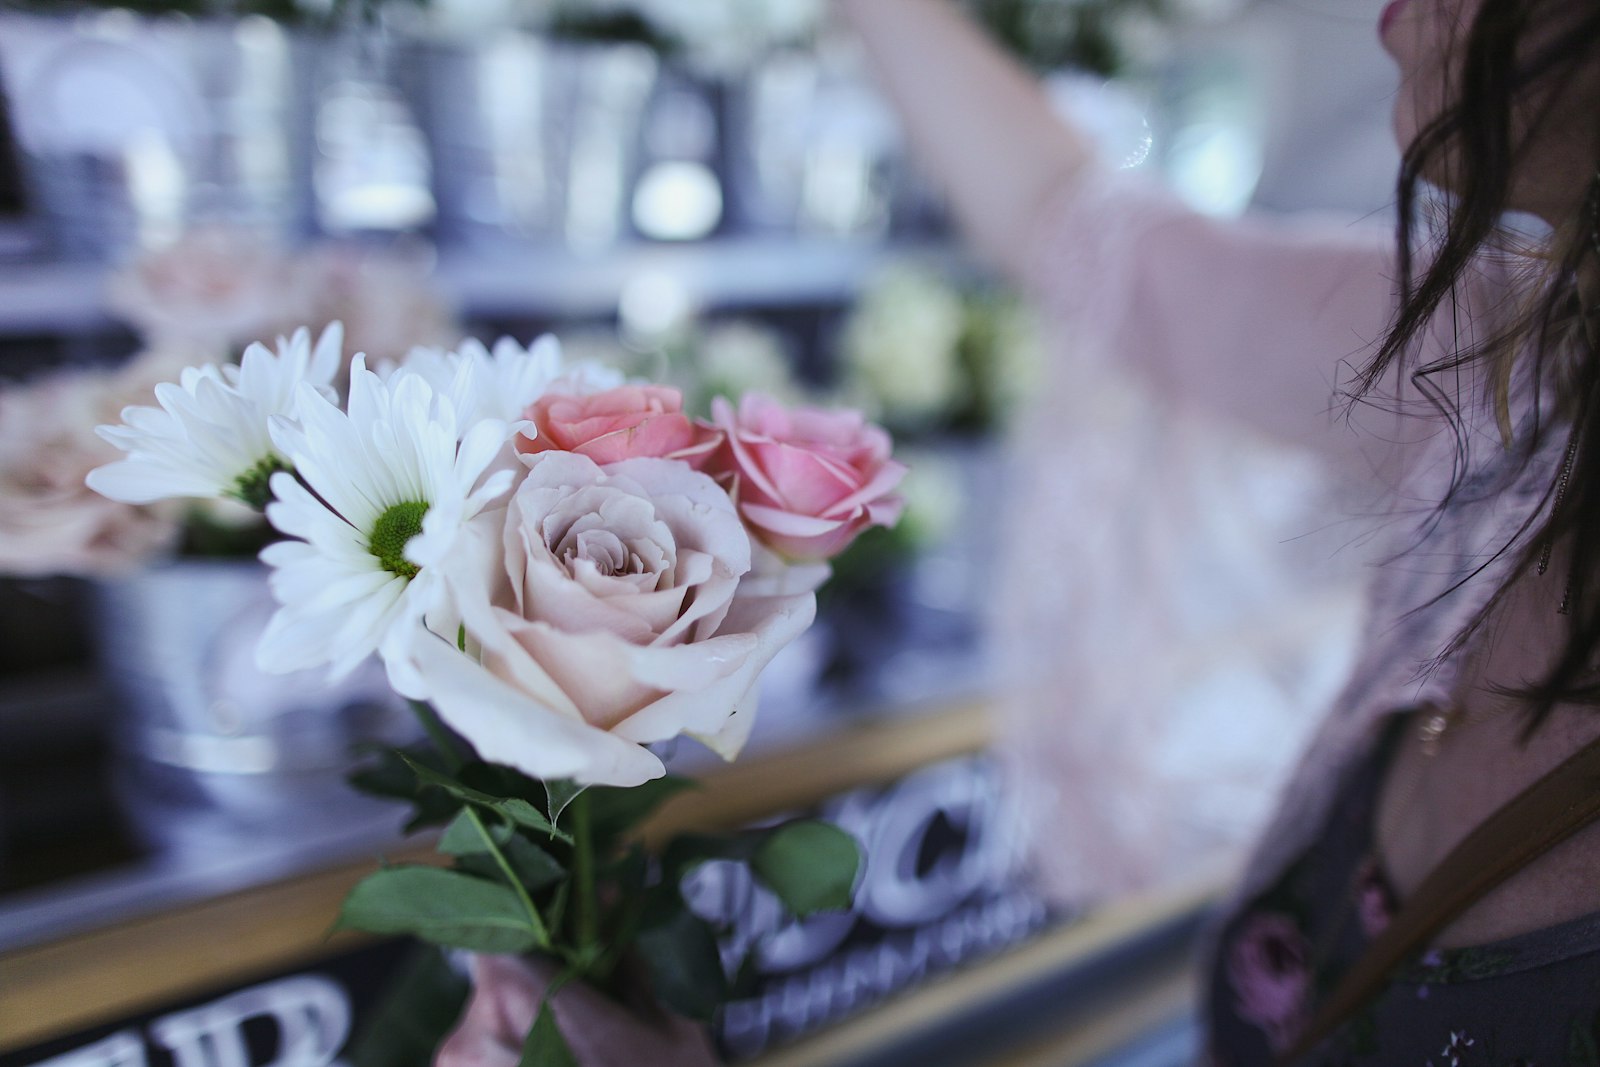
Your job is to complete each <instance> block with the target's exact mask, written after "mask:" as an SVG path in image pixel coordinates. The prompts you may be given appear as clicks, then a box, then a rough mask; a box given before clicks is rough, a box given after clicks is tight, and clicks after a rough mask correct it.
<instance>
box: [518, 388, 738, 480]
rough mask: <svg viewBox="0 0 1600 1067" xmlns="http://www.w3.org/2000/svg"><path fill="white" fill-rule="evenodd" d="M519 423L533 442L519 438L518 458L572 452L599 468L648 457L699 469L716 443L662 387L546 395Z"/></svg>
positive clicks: (680, 401) (673, 391)
mask: <svg viewBox="0 0 1600 1067" xmlns="http://www.w3.org/2000/svg"><path fill="white" fill-rule="evenodd" d="M523 418H524V419H526V420H527V421H528V422H531V423H533V425H534V428H535V431H536V436H533V437H529V436H527V434H526V433H523V434H519V435H518V436H517V438H516V447H517V451H518V452H521V453H524V454H525V455H532V454H535V453H539V452H576V453H578V454H579V455H583V456H588V457H589V458H590V459H592V460H594V461H595V462H596V463H598V464H600V465H601V466H605V465H607V464H610V463H620V462H621V461H622V460H625V459H638V458H640V457H645V456H648V457H652V458H659V459H681V460H684V461H686V462H687V463H688V464H689V465H690V466H693V467H699V466H701V465H702V464H704V463H705V460H706V457H707V456H709V455H710V454H711V452H712V450H713V449H715V448H716V447H717V444H718V443H719V442H720V441H721V438H722V435H721V434H719V433H716V432H715V431H712V430H709V429H707V428H706V427H703V426H697V425H695V424H694V423H693V422H691V421H690V419H689V417H688V416H687V415H685V414H684V413H683V394H682V393H680V392H678V390H676V389H673V388H671V387H669V386H664V385H622V386H618V387H617V388H615V389H607V390H606V391H605V392H603V393H593V394H590V395H588V396H578V395H573V394H569V393H546V394H545V395H544V396H542V397H540V398H539V399H538V400H535V401H534V402H533V404H532V406H530V407H529V408H528V411H527V413H526V414H525V415H524V416H523Z"/></svg>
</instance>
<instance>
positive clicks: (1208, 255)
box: [1023, 168, 1394, 451]
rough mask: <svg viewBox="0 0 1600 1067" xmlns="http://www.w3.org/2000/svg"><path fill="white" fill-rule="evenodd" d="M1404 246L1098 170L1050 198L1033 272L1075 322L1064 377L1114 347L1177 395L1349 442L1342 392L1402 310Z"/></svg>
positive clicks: (1151, 381)
mask: <svg viewBox="0 0 1600 1067" xmlns="http://www.w3.org/2000/svg"><path fill="white" fill-rule="evenodd" d="M1392 245H1393V238H1392V236H1391V235H1389V234H1388V233H1387V232H1385V231H1384V229H1383V228H1381V227H1377V226H1360V227H1356V226H1350V225H1345V224H1338V223H1334V222H1332V221H1330V220H1326V219H1310V218H1306V219H1297V220H1294V221H1287V220H1277V219H1273V220H1262V219H1252V218H1246V219H1235V220H1219V219H1212V218H1208V217H1206V216H1202V215H1198V214H1196V213H1195V212H1193V211H1191V210H1189V209H1188V208H1186V207H1185V206H1183V205H1182V204H1181V203H1180V202H1178V201H1177V200H1176V199H1175V198H1174V197H1173V196H1172V195H1171V194H1168V193H1166V192H1165V191H1163V190H1161V189H1159V188H1157V187H1155V186H1154V185H1153V184H1152V183H1150V182H1149V181H1148V180H1144V179H1141V178H1139V177H1137V176H1135V175H1132V174H1129V173H1127V172H1111V171H1105V170H1102V169H1099V168H1095V169H1092V170H1090V171H1088V172H1086V173H1085V174H1083V175H1081V176H1079V177H1076V178H1074V179H1073V180H1072V181H1071V182H1070V183H1068V184H1067V185H1065V186H1064V187H1063V188H1062V189H1061V190H1060V191H1059V192H1058V193H1057V194H1056V195H1055V196H1054V197H1052V198H1051V199H1050V200H1049V201H1047V204H1046V210H1045V212H1044V213H1043V216H1042V218H1041V220H1040V225H1039V227H1038V229H1037V230H1036V232H1035V235H1034V238H1033V247H1032V249H1031V250H1030V252H1029V254H1028V255H1027V256H1026V257H1025V262H1026V264H1027V266H1026V267H1025V268H1024V274H1025V276H1024V278H1023V282H1024V284H1025V285H1026V287H1027V288H1028V289H1029V290H1030V291H1031V293H1032V295H1033V296H1034V298H1035V300H1036V302H1037V303H1038V304H1039V306H1040V307H1041V308H1042V309H1044V310H1045V312H1046V314H1047V316H1048V318H1049V319H1050V320H1051V321H1052V323H1053V325H1054V327H1055V328H1056V329H1057V331H1058V332H1059V334H1060V338H1059V343H1058V348H1060V349H1061V350H1062V356H1061V358H1060V359H1058V367H1057V373H1056V374H1055V382H1054V385H1055V388H1056V389H1062V388H1067V389H1070V388H1072V377H1073V376H1072V374H1071V370H1072V365H1073V363H1074V361H1075V360H1081V359H1107V360H1111V361H1113V362H1115V363H1117V364H1119V365H1122V366H1124V367H1126V368H1127V369H1129V370H1131V371H1133V372H1135V373H1136V374H1138V375H1139V376H1140V377H1141V378H1142V379H1144V381H1145V384H1146V385H1147V386H1148V387H1150V388H1151V389H1153V390H1154V391H1155V392H1156V393H1157V394H1158V395H1160V396H1162V397H1164V398H1166V399H1169V400H1170V399H1178V400H1181V401H1182V402H1183V403H1184V404H1185V405H1190V404H1193V405H1197V406H1199V407H1201V408H1207V409H1210V410H1212V411H1215V412H1218V413H1221V414H1224V415H1228V416H1233V417H1235V418H1237V419H1239V420H1241V421H1243V422H1245V423H1247V424H1249V425H1252V426H1254V427H1256V428H1258V429H1261V430H1265V431H1267V432H1268V433H1271V434H1273V435H1274V436H1277V437H1280V438H1283V439H1286V440H1289V441H1293V442H1297V443H1301V444H1306V445H1310V446H1312V447H1315V448H1317V449H1318V450H1320V451H1327V450H1329V449H1332V450H1338V449H1340V448H1341V447H1344V446H1345V444H1346V443H1343V442H1340V441H1339V440H1337V439H1336V435H1335V434H1333V433H1331V432H1330V430H1331V428H1332V426H1333V425H1334V423H1335V422H1336V421H1337V420H1335V419H1333V418H1331V417H1330V416H1331V415H1332V414H1333V413H1334V412H1336V411H1337V410H1338V405H1337V403H1336V396H1335V393H1336V390H1337V388H1338V386H1339V384H1340V383H1341V382H1342V381H1343V380H1345V379H1346V378H1347V375H1346V374H1344V373H1342V370H1343V368H1346V367H1348V366H1349V365H1351V364H1356V365H1359V363H1360V362H1361V361H1362V358H1363V357H1364V355H1365V354H1366V351H1367V349H1368V348H1369V346H1370V345H1371V344H1372V342H1374V341H1375V340H1377V339H1378V338H1379V337H1381V336H1382V333H1383V330H1384V327H1385V325H1386V323H1387V321H1388V317H1389V315H1390V312H1391V308H1392V300H1393V280H1392V279H1393V274H1394V270H1393V253H1392ZM1063 372H1064V373H1063Z"/></svg>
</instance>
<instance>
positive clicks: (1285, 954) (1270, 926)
mask: <svg viewBox="0 0 1600 1067" xmlns="http://www.w3.org/2000/svg"><path fill="white" fill-rule="evenodd" d="M1228 981H1229V983H1230V984H1231V985H1232V986H1233V989H1234V993H1235V994H1236V995H1237V999H1236V1001H1235V1007H1236V1009H1237V1010H1238V1012H1239V1018H1241V1019H1243V1020H1244V1021H1245V1022H1247V1023H1251V1024H1253V1025H1255V1026H1256V1027H1258V1028H1259V1029H1260V1030H1261V1031H1262V1033H1264V1034H1266V1037H1267V1044H1269V1045H1270V1046H1271V1047H1272V1050H1273V1051H1274V1052H1282V1051H1283V1050H1284V1049H1286V1048H1288V1047H1289V1046H1290V1044H1291V1043H1293V1041H1294V1039H1295V1038H1296V1037H1297V1036H1298V1035H1299V1033H1300V1031H1301V1030H1302V1029H1303V1028H1304V1027H1305V1024H1306V1010H1307V995H1308V994H1309V992H1310V989H1311V946H1310V945H1308V944H1307V943H1306V939H1305V936H1304V935H1303V934H1301V933H1300V929H1299V927H1297V926H1295V924H1294V921H1293V920H1291V919H1290V918H1289V917H1288V916H1286V915H1278V914H1274V913H1270V912H1256V913H1253V914H1251V915H1250V916H1249V917H1248V918H1246V919H1245V921H1244V925H1243V926H1242V927H1241V928H1240V930H1239V933H1238V935H1237V936H1236V937H1235V939H1234V942H1233V945H1232V947H1231V948H1230V949H1229V951H1228Z"/></svg>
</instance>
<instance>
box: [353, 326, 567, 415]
mask: <svg viewBox="0 0 1600 1067" xmlns="http://www.w3.org/2000/svg"><path fill="white" fill-rule="evenodd" d="M401 369H403V370H406V371H409V372H411V373H413V374H417V375H420V376H421V377H422V378H424V379H426V381H427V382H428V384H429V385H431V386H433V389H434V391H435V392H437V393H442V394H444V395H445V396H448V397H449V398H450V400H451V402H452V403H453V404H454V405H455V408H456V415H457V417H458V418H459V419H460V420H461V426H462V428H466V427H470V426H471V425H472V424H473V423H475V422H477V421H478V420H479V419H500V420H502V421H504V422H508V423H509V422H515V421H516V420H518V419H520V418H521V417H522V413H523V412H524V411H526V410H527V409H528V405H530V404H532V403H533V402H534V401H535V400H537V399H539V397H541V396H543V395H544V393H545V390H547V389H548V388H549V387H550V384H551V383H552V382H554V381H555V380H556V379H557V378H559V377H561V374H562V364H561V345H560V343H559V342H557V340H556V339H555V338H554V337H553V336H551V335H549V334H546V335H544V336H543V337H540V338H539V339H538V340H536V341H534V342H533V344H531V345H529V346H528V347H527V348H524V347H522V346H521V345H519V344H518V343H517V342H515V341H513V340H512V339H511V338H509V337H502V338H500V340H498V341H496V342H495V343H494V348H493V349H489V348H485V347H484V344H483V342H482V341H479V340H477V339H476V338H470V337H469V338H468V339H467V340H465V341H463V342H461V344H460V346H459V347H457V348H456V349H455V350H454V351H446V350H444V349H440V348H429V347H424V346H418V347H416V348H413V349H412V350H411V351H410V352H409V353H407V354H406V358H405V360H404V362H403V363H401V364H400V365H399V366H398V367H396V366H394V365H392V364H390V365H386V366H384V367H380V368H379V373H380V374H382V375H383V376H384V377H385V378H387V377H390V376H391V375H393V374H394V373H395V372H396V371H397V370H401Z"/></svg>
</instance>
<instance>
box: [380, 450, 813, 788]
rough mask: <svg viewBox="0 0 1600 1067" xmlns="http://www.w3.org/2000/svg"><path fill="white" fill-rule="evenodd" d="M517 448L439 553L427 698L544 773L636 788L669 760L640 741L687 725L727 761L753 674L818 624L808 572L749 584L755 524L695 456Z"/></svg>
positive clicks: (416, 662) (426, 640)
mask: <svg viewBox="0 0 1600 1067" xmlns="http://www.w3.org/2000/svg"><path fill="white" fill-rule="evenodd" d="M523 462H524V463H525V464H526V465H527V467H528V473H527V477H526V478H525V479H524V480H523V482H522V484H521V485H519V486H518V487H517V489H516V491H515V493H514V494H513V495H512V497H511V499H510V501H509V502H508V505H507V506H506V507H505V508H501V509H495V510H492V511H486V512H484V513H483V514H481V515H480V516H479V517H478V518H476V519H474V520H472V522H471V523H469V525H468V527H467V529H466V530H465V531H464V533H463V537H464V539H465V543H464V545H463V547H462V548H461V550H460V551H458V552H454V553H453V554H452V556H451V558H450V559H448V560H447V561H446V562H444V563H443V564H441V567H442V568H443V573H444V576H445V588H446V590H447V593H446V597H445V603H444V604H443V605H442V606H441V607H440V608H439V609H438V610H437V611H436V612H435V613H433V614H430V625H431V632H430V631H427V630H424V631H420V632H418V633H416V634H415V635H414V636H413V639H412V641H411V643H410V646H409V647H408V648H407V650H406V652H405V655H406V656H407V660H408V662H409V664H410V665H411V666H412V667H413V668H414V669H415V672H416V674H417V676H418V677H419V678H420V679H421V683H422V684H421V688H422V689H423V690H424V691H425V693H424V695H425V697H426V698H427V699H429V700H431V701H432V702H433V704H434V707H435V708H436V709H437V710H438V712H439V714H440V716H441V717H442V718H443V719H444V720H445V721H446V722H447V723H449V724H450V726H451V727H453V728H454V729H455V730H457V731H458V732H459V733H461V734H462V735H463V736H464V737H466V739H467V740H468V741H470V742H472V744H473V746H474V747H476V748H477V750H478V752H479V753H480V754H481V755H482V756H483V758H484V759H487V760H493V761H495V762H497V763H506V764H509V765H511V766H513V767H516V768H518V769H519V770H522V771H524V772H526V773H528V774H531V775H533V776H535V777H538V778H545V779H550V778H573V779H576V780H577V781H579V782H582V783H585V784H601V785H618V786H632V785H638V784H639V783H641V782H644V781H647V780H649V779H651V778H656V777H659V776H660V775H661V774H662V773H664V768H663V766H662V763H661V761H660V759H658V758H657V757H656V756H655V754H654V753H652V752H651V751H650V750H649V749H647V748H645V747H644V746H645V745H648V744H651V743H653V742H656V741H664V740H666V739H668V738H671V737H676V736H678V735H679V734H685V733H686V734H689V735H691V736H694V737H697V738H699V739H701V740H702V741H704V742H705V743H706V744H708V745H710V746H711V747H712V748H713V749H714V750H716V751H717V752H718V753H719V754H721V755H723V756H724V757H726V758H729V759H731V758H732V757H733V756H734V755H736V754H737V751H738V748H739V746H740V745H741V744H742V743H743V740H744V738H745V737H746V736H748V734H749V729H750V721H751V719H752V717H753V716H754V714H755V697H756V691H755V688H756V678H757V676H758V675H759V674H760V672H761V670H762V669H763V668H765V667H766V665H767V663H768V662H770V661H771V659H772V657H773V656H774V655H775V654H776V653H777V652H778V650H779V649H781V648H782V647H783V646H784V645H786V644H787V643H788V642H789V641H791V640H793V639H794V638H795V637H797V636H798V635H799V634H800V633H801V632H802V631H804V630H805V628H806V627H807V626H809V625H810V624H811V619H812V616H813V615H814V614H815V611H816V599H815V597H813V596H812V594H811V591H810V589H809V587H801V588H798V589H784V588H780V587H779V586H778V584H776V583H774V582H772V581H767V582H753V583H751V586H750V587H749V588H747V587H746V583H745V582H744V581H743V579H744V578H745V577H746V576H747V575H749V573H750V571H751V566H752V559H751V542H750V537H749V535H748V534H747V533H746V532H745V528H744V525H743V524H742V523H741V522H740V521H739V516H738V515H737V513H736V512H735V511H734V508H733V502H732V501H731V500H730V499H729V498H728V494H727V493H726V492H725V491H724V490H723V489H722V487H721V486H719V485H717V483H716V482H714V481H712V480H711V478H709V477H708V476H706V475H704V474H701V473H699V472H698V471H694V470H691V469H690V468H689V466H688V465H687V464H684V463H680V462H678V461H676V460H667V459H653V458H645V459H630V460H625V461H623V462H621V463H617V464H614V465H612V466H608V467H604V468H602V467H600V466H599V465H597V464H596V463H595V462H594V461H593V460H591V459H589V458H588V457H586V456H582V455H577V454H575V453H571V452H544V453H540V454H539V455H536V456H527V457H524V458H523ZM439 635H442V636H439ZM458 635H459V638H460V640H459V643H458Z"/></svg>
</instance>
